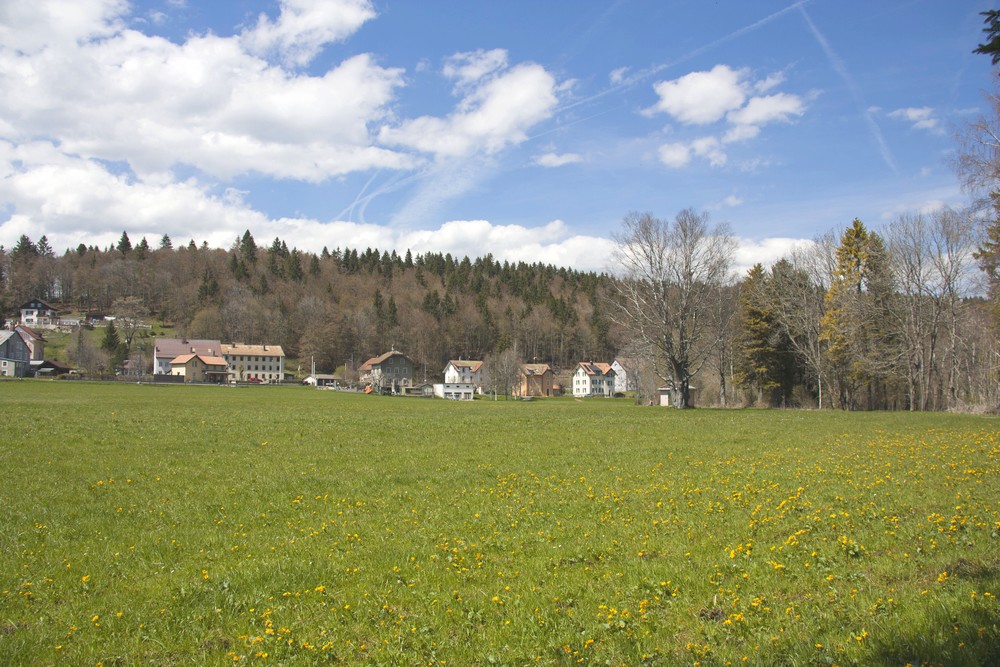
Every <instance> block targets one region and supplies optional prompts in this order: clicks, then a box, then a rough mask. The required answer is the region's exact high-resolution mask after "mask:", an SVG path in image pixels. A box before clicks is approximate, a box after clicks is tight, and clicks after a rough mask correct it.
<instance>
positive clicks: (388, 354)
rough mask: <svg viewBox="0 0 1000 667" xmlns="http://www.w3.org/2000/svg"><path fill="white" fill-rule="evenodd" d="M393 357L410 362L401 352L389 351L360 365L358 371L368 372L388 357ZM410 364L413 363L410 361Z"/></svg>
mask: <svg viewBox="0 0 1000 667" xmlns="http://www.w3.org/2000/svg"><path fill="white" fill-rule="evenodd" d="M393 356H400V357H403V358H404V359H406V360H407V361H410V358H409V357H407V356H406V355H405V354H403V353H402V352H399V351H398V350H390V351H389V352H386V353H385V354H380V355H379V356H377V357H372V358H371V359H369V360H368V361H366V362H365V363H363V364H361V366H360V367H359V368H358V370H359V371H370V370H371V369H373V368H374V367H375V366H378V365H379V364H381V363H382V362H383V361H385V360H386V359H388V358H389V357H393ZM410 363H413V362H412V361H410Z"/></svg>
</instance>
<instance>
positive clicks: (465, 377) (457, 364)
mask: <svg viewBox="0 0 1000 667" xmlns="http://www.w3.org/2000/svg"><path fill="white" fill-rule="evenodd" d="M444 383H445V384H472V385H475V387H476V389H477V390H482V387H483V362H481V361H467V360H463V359H452V360H451V361H449V362H448V365H447V366H445V367H444Z"/></svg>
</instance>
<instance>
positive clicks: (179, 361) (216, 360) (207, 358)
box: [170, 354, 229, 367]
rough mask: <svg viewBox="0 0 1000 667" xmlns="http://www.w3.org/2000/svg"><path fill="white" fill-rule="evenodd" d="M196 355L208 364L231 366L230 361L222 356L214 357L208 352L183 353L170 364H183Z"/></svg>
mask: <svg viewBox="0 0 1000 667" xmlns="http://www.w3.org/2000/svg"><path fill="white" fill-rule="evenodd" d="M196 357H197V358H198V359H200V360H201V363H203V364H205V365H206V366H226V367H228V366H229V362H227V361H226V360H225V359H223V358H222V357H213V356H211V355H208V354H182V355H181V356H179V357H177V358H175V359H174V360H173V361H171V362H170V365H171V366H183V365H185V364H187V363H188V362H189V361H191V360H192V359H194V358H196Z"/></svg>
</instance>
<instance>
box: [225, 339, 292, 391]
mask: <svg viewBox="0 0 1000 667" xmlns="http://www.w3.org/2000/svg"><path fill="white" fill-rule="evenodd" d="M221 356H222V358H223V359H225V360H226V363H227V364H229V381H230V382H247V381H250V380H253V381H258V380H259V381H260V382H281V381H282V380H284V379H285V352H284V350H282V349H281V346H280V345H243V344H242V343H224V344H223V345H222V354H221Z"/></svg>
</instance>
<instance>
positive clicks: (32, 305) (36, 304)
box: [18, 299, 59, 313]
mask: <svg viewBox="0 0 1000 667" xmlns="http://www.w3.org/2000/svg"><path fill="white" fill-rule="evenodd" d="M18 310H51V311H55V312H57V313H58V312H59V310H58V309H56V308H55V307H53V306H50V305H49V304H47V303H45V302H44V301H42V300H41V299H32V300H31V301H25V302H24V303H22V304H21V307H20V308H18Z"/></svg>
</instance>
